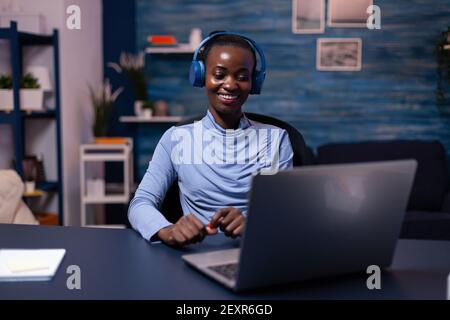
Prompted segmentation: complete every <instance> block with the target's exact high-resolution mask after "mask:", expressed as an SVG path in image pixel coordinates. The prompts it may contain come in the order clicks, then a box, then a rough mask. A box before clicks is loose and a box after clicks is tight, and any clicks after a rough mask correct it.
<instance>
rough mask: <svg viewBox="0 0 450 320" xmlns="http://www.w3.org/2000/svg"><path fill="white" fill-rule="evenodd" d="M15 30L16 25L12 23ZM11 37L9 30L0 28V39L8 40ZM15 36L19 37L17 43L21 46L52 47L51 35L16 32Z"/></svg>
mask: <svg viewBox="0 0 450 320" xmlns="http://www.w3.org/2000/svg"><path fill="white" fill-rule="evenodd" d="M14 25H15V28H16V30H17V23H16V22H14ZM11 35H12V31H11V28H0V38H1V39H8V38H10V37H11ZM17 35H18V37H19V42H20V44H21V45H26V46H27V45H30V46H31V45H33V46H35V45H36V46H39V45H52V44H53V36H52V35H42V34H36V33H29V32H22V31H17Z"/></svg>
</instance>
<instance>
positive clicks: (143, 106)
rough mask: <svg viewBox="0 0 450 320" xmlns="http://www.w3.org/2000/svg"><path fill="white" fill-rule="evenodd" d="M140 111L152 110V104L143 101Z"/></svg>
mask: <svg viewBox="0 0 450 320" xmlns="http://www.w3.org/2000/svg"><path fill="white" fill-rule="evenodd" d="M142 109H150V110H153V102H151V101H149V100H145V101H144V102H143V103H142Z"/></svg>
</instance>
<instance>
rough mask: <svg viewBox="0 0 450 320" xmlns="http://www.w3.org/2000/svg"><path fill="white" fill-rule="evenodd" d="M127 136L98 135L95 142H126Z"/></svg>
mask: <svg viewBox="0 0 450 320" xmlns="http://www.w3.org/2000/svg"><path fill="white" fill-rule="evenodd" d="M127 142H128V139H127V138H124V137H96V138H95V143H98V144H126V143H127Z"/></svg>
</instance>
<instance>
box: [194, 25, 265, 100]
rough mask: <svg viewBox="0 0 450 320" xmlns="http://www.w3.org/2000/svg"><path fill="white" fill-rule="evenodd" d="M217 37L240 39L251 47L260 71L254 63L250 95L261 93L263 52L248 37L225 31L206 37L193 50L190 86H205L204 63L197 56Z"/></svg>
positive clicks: (263, 63) (263, 75) (263, 68)
mask: <svg viewBox="0 0 450 320" xmlns="http://www.w3.org/2000/svg"><path fill="white" fill-rule="evenodd" d="M219 36H237V37H240V38H242V39H244V40H245V41H247V43H248V44H249V45H250V46H251V47H252V49H253V50H254V51H255V52H256V53H257V54H258V55H259V64H260V69H259V70H258V69H256V65H257V64H258V61H255V72H254V74H253V77H252V88H251V90H250V94H259V93H260V92H261V88H262V85H263V83H264V79H265V77H266V58H265V56H264V52H263V50H262V49H261V48H260V47H259V46H258V44H257V43H256V42H255V41H253V40H252V39H250V38H249V37H247V36H244V35H242V34H239V33H234V32H225V31H221V32H216V33H213V34H211V35H209V36H207V37H206V38H205V39H203V40H202V42H200V44H199V45H198V47H197V49H195V51H194V56H193V58H192V62H191V68H190V70H189V81H190V82H191V84H192V85H193V86H194V87H203V86H204V85H205V74H206V66H205V63H204V61H201V60H198V55H199V52H200V50H201V49H202V48H203V47H204V46H205V45H206V43H207V42H209V41H210V40H212V39H214V38H216V37H219ZM255 56H256V54H255Z"/></svg>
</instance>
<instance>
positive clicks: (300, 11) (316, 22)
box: [292, 0, 325, 33]
mask: <svg viewBox="0 0 450 320" xmlns="http://www.w3.org/2000/svg"><path fill="white" fill-rule="evenodd" d="M324 30H325V0H292V32H293V33H323V32H324Z"/></svg>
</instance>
